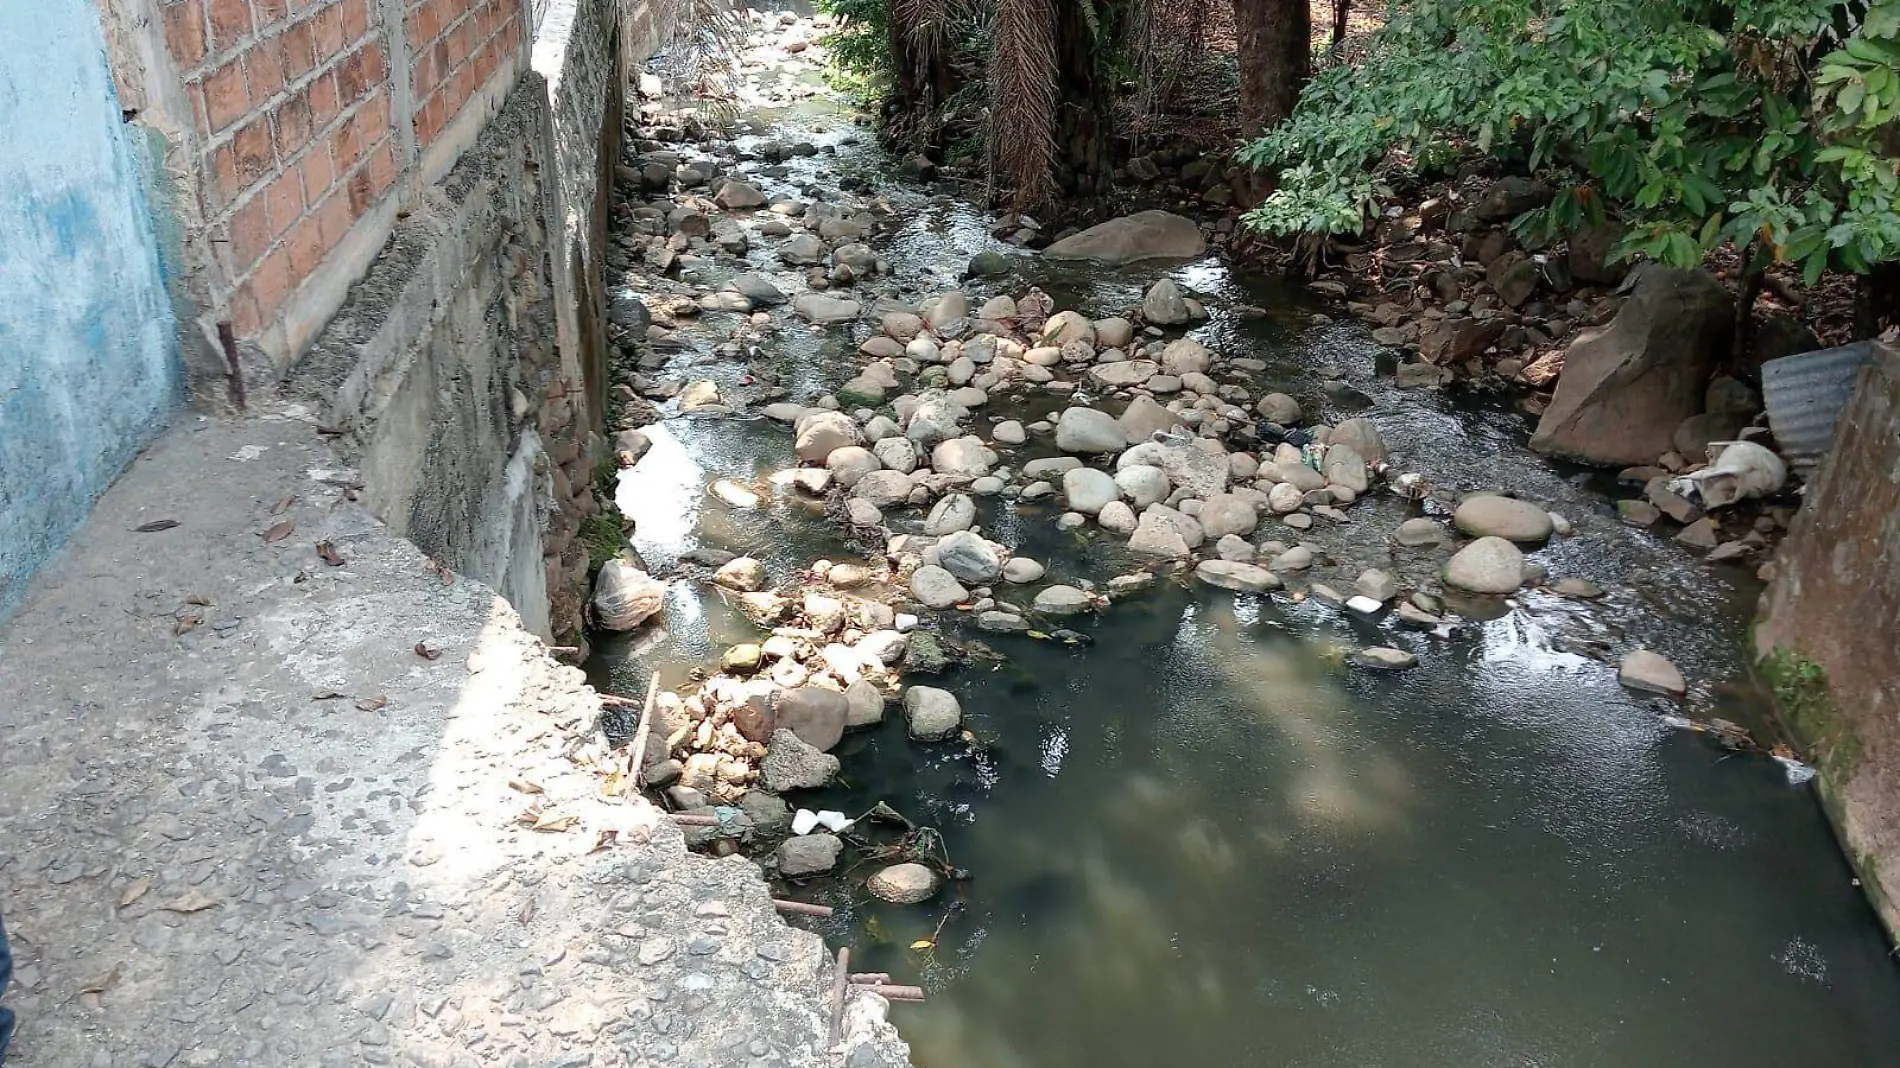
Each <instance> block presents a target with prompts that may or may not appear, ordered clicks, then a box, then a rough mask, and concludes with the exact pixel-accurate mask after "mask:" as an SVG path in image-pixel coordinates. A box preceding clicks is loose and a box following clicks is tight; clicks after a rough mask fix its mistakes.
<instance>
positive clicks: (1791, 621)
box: [1755, 343, 1900, 934]
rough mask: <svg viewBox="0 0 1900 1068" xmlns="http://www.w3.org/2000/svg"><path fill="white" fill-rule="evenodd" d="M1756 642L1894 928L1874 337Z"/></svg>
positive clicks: (1882, 361) (1891, 745) (1899, 483)
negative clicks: (1870, 353) (1871, 355)
mask: <svg viewBox="0 0 1900 1068" xmlns="http://www.w3.org/2000/svg"><path fill="white" fill-rule="evenodd" d="M1755 641H1756V651H1757V653H1758V654H1760V655H1761V656H1762V657H1763V660H1762V664H1763V670H1764V672H1765V673H1766V674H1767V676H1768V681H1769V682H1770V683H1771V684H1773V686H1774V688H1775V690H1776V697H1777V705H1778V706H1779V709H1780V712H1781V714H1782V716H1783V718H1784V719H1785V720H1786V721H1787V724H1788V726H1789V727H1790V729H1791V730H1792V732H1793V733H1794V734H1795V735H1796V736H1797V738H1798V739H1799V740H1800V742H1801V744H1802V746H1803V755H1805V756H1806V757H1808V759H1809V760H1811V761H1812V762H1814V763H1815V764H1816V765H1817V766H1818V767H1819V768H1820V772H1821V774H1820V778H1819V779H1818V781H1819V783H1820V784H1821V789H1822V796H1823V797H1824V798H1825V799H1826V801H1827V805H1828V811H1829V813H1830V815H1831V816H1832V817H1833V819H1834V821H1835V826H1836V829H1837V831H1838V832H1839V833H1840V836H1841V838H1842V840H1843V842H1844V844H1845V846H1846V848H1847V852H1848V854H1849V856H1850V857H1851V858H1852V859H1853V860H1854V863H1855V867H1856V868H1857V869H1858V870H1859V871H1860V873H1861V881H1862V885H1863V886H1865V887H1866V888H1867V890H1868V894H1869V896H1870V897H1872V898H1873V900H1874V903H1875V906H1876V907H1877V908H1878V909H1879V910H1880V913H1881V916H1882V918H1883V919H1884V920H1885V922H1886V924H1887V928H1888V931H1889V932H1890V933H1895V934H1900V901H1897V900H1896V899H1895V896H1894V895H1895V894H1897V893H1900V350H1896V349H1895V348H1894V347H1893V346H1891V345H1883V344H1878V343H1877V344H1876V345H1875V347H1874V358H1873V360H1872V362H1870V363H1869V364H1868V365H1867V366H1866V367H1864V368H1862V370H1861V374H1860V381H1859V384H1858V386H1857V388H1856V390H1855V393H1854V399H1853V400H1852V401H1851V402H1850V403H1849V404H1848V407H1847V409H1846V410H1845V411H1844V412H1843V413H1842V415H1841V420H1840V423H1839V426H1838V428H1837V429H1836V432H1835V438H1834V445H1833V448H1832V449H1831V450H1830V452H1829V453H1828V456H1827V458H1826V459H1825V460H1824V461H1823V462H1822V465H1821V468H1820V470H1819V472H1818V474H1817V475H1816V477H1815V479H1814V481H1813V482H1812V483H1811V484H1810V485H1809V487H1808V493H1807V500H1806V502H1805V503H1803V505H1802V506H1801V511H1800V512H1799V513H1798V515H1797V516H1796V518H1795V522H1794V527H1793V529H1792V530H1791V531H1790V532H1789V534H1788V538H1787V540H1786V541H1785V542H1784V543H1783V545H1782V551H1781V557H1780V560H1779V561H1778V562H1777V572H1776V575H1775V580H1774V583H1773V585H1772V586H1771V587H1770V589H1769V591H1768V593H1767V595H1766V596H1765V597H1764V599H1763V610H1762V616H1761V619H1760V620H1759V622H1758V625H1757V627H1756V631H1755Z"/></svg>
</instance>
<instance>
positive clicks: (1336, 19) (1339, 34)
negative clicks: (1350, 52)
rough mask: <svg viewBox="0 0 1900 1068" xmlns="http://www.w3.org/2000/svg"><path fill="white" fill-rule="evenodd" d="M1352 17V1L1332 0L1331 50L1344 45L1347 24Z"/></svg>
mask: <svg viewBox="0 0 1900 1068" xmlns="http://www.w3.org/2000/svg"><path fill="white" fill-rule="evenodd" d="M1351 17H1352V0H1333V48H1334V50H1337V49H1338V48H1339V46H1340V45H1342V44H1344V43H1346V30H1347V23H1348V22H1349V21H1350V20H1351Z"/></svg>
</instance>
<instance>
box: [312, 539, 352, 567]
mask: <svg viewBox="0 0 1900 1068" xmlns="http://www.w3.org/2000/svg"><path fill="white" fill-rule="evenodd" d="M317 555H318V556H321V557H323V562H324V563H326V564H329V565H330V566H331V567H342V566H343V565H344V564H347V563H349V561H348V560H345V559H343V554H342V553H340V552H337V551H336V545H335V544H334V543H332V542H329V541H320V542H318V543H317Z"/></svg>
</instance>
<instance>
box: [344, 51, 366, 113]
mask: <svg viewBox="0 0 1900 1068" xmlns="http://www.w3.org/2000/svg"><path fill="white" fill-rule="evenodd" d="M368 88H369V84H368V83H367V82H366V81H364V80H363V53H361V52H352V53H351V54H350V56H349V57H348V58H347V59H344V60H343V61H342V62H340V63H338V64H337V65H336V91H337V95H338V96H339V97H340V98H341V99H342V101H343V106H344V107H349V106H350V105H351V104H354V103H356V102H357V101H358V100H361V99H362V98H363V93H364V92H365V91H366V90H367V89H368Z"/></svg>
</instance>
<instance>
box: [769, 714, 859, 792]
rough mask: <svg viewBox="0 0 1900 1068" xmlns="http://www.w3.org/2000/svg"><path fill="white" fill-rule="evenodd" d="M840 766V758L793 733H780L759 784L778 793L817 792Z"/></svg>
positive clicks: (775, 735) (774, 738) (773, 739)
mask: <svg viewBox="0 0 1900 1068" xmlns="http://www.w3.org/2000/svg"><path fill="white" fill-rule="evenodd" d="M839 767H840V764H839V763H838V758H837V757H835V756H832V755H831V754H830V753H824V752H820V751H819V750H818V749H816V748H815V747H813V746H811V745H809V744H807V743H806V741H805V740H804V739H803V738H800V737H799V736H798V735H796V734H793V733H792V732H791V731H788V730H780V731H778V732H777V733H775V734H773V735H772V741H771V744H769V745H767V746H766V748H765V760H764V761H762V762H761V763H760V764H759V785H761V786H763V787H765V788H766V789H767V790H769V791H771V792H772V793H775V794H782V793H784V792H785V791H787V790H813V789H817V788H818V787H820V786H823V785H824V784H826V783H828V782H830V781H831V780H832V777H833V776H835V775H837V774H838V769H839Z"/></svg>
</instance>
